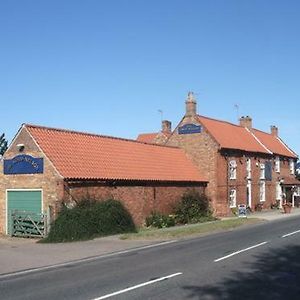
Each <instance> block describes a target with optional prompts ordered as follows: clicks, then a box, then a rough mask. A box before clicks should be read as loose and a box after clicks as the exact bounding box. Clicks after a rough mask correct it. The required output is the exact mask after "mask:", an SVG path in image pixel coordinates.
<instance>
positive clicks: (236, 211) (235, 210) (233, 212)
mask: <svg viewBox="0 0 300 300" xmlns="http://www.w3.org/2000/svg"><path fill="white" fill-rule="evenodd" d="M231 213H232V214H233V215H235V216H237V215H238V209H237V207H232V208H231Z"/></svg>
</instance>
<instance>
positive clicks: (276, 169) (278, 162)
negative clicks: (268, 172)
mask: <svg viewBox="0 0 300 300" xmlns="http://www.w3.org/2000/svg"><path fill="white" fill-rule="evenodd" d="M275 172H277V173H280V158H279V156H276V158H275Z"/></svg>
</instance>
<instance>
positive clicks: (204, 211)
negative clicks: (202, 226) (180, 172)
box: [175, 190, 215, 224]
mask: <svg viewBox="0 0 300 300" xmlns="http://www.w3.org/2000/svg"><path fill="white" fill-rule="evenodd" d="M175 214H176V222H177V223H179V224H188V223H198V222H206V221H210V220H214V219H215V218H214V217H213V216H212V211H211V210H210V205H209V199H208V198H207V196H206V195H204V194H201V195H200V194H199V193H198V192H197V191H195V190H192V191H189V192H187V193H185V194H184V195H183V196H182V199H181V202H180V203H179V204H178V205H177V207H176V209H175Z"/></svg>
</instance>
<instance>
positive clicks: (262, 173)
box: [259, 163, 266, 179]
mask: <svg viewBox="0 0 300 300" xmlns="http://www.w3.org/2000/svg"><path fill="white" fill-rule="evenodd" d="M265 169H266V166H265V164H264V163H260V164H259V179H266V172H265Z"/></svg>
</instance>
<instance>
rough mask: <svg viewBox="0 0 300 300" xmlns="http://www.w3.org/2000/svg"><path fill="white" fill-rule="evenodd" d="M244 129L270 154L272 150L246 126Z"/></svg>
mask: <svg viewBox="0 0 300 300" xmlns="http://www.w3.org/2000/svg"><path fill="white" fill-rule="evenodd" d="M245 129H246V130H247V131H248V132H249V133H250V134H251V135H252V136H253V137H254V138H255V140H256V141H257V142H258V143H259V144H260V145H261V146H262V147H264V148H265V149H266V150H267V151H268V152H269V153H270V154H273V152H272V151H271V150H270V149H269V148H268V147H267V146H266V145H265V144H264V143H263V142H262V141H261V140H260V139H259V138H258V137H257V136H256V135H255V134H254V133H253V132H252V131H251V130H250V129H249V128H247V127H245Z"/></svg>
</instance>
